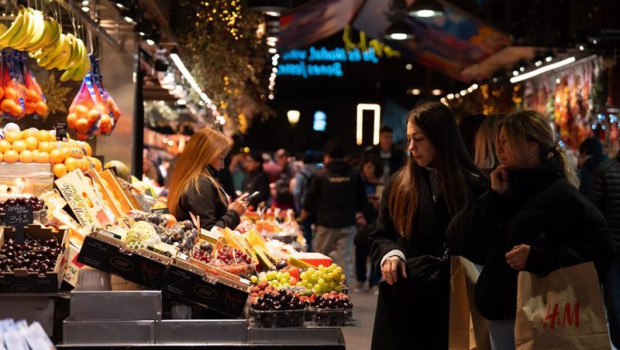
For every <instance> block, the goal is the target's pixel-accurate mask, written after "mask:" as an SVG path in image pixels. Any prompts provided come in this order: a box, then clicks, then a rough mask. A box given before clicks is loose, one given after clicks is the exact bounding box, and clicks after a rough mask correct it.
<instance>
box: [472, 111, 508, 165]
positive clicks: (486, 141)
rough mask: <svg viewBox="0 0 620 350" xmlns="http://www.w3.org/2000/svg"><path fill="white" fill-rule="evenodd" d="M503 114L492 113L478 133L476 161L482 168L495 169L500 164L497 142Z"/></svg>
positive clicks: (481, 125)
mask: <svg viewBox="0 0 620 350" xmlns="http://www.w3.org/2000/svg"><path fill="white" fill-rule="evenodd" d="M501 118H502V116H500V115H492V116H490V117H488V118H486V119H485V120H484V121H483V122H482V124H480V128H479V129H478V132H477V133H476V141H475V149H476V152H475V155H474V163H475V164H476V166H477V167H478V168H480V169H482V170H493V169H495V168H496V167H497V165H498V163H499V162H498V160H497V152H496V147H495V143H496V142H497V135H498V134H499V128H500V123H501Z"/></svg>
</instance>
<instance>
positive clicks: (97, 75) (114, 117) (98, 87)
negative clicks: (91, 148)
mask: <svg viewBox="0 0 620 350" xmlns="http://www.w3.org/2000/svg"><path fill="white" fill-rule="evenodd" d="M90 60H91V63H90V66H91V67H92V72H93V85H94V88H95V91H96V92H97V93H98V94H99V95H100V96H101V99H102V100H103V102H104V103H105V105H106V107H107V108H108V110H109V111H110V115H109V116H106V115H102V116H101V121H100V124H99V127H100V129H101V134H103V135H110V134H111V133H112V131H113V130H114V127H116V123H117V122H118V119H119V118H120V117H121V111H120V109H119V108H118V105H117V104H116V102H114V99H112V96H110V94H108V92H107V91H106V89H105V88H104V87H103V77H102V76H101V71H100V70H99V60H98V59H96V58H94V57H92V56H91V57H90Z"/></svg>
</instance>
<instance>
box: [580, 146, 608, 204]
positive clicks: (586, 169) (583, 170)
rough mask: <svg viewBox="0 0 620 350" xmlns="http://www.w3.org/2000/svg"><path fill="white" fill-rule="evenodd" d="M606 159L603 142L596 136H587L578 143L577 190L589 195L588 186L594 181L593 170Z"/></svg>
mask: <svg viewBox="0 0 620 350" xmlns="http://www.w3.org/2000/svg"><path fill="white" fill-rule="evenodd" d="M606 160H607V155H605V154H603V144H602V143H601V140H599V139H598V138H597V137H588V138H587V139H585V140H583V142H582V143H581V144H580V145H579V156H578V158H577V166H578V169H579V192H581V193H583V195H584V196H589V195H590V188H592V183H593V182H594V171H595V170H596V168H597V167H598V165H599V164H601V163H602V162H604V161H606Z"/></svg>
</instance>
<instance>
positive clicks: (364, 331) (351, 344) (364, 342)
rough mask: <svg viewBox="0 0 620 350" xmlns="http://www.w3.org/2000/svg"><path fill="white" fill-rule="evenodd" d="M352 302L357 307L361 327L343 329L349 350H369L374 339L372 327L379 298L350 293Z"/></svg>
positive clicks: (371, 295) (368, 294) (367, 294)
mask: <svg viewBox="0 0 620 350" xmlns="http://www.w3.org/2000/svg"><path fill="white" fill-rule="evenodd" d="M349 295H350V297H351V301H352V302H353V305H355V310H356V313H355V316H356V317H357V319H358V320H359V321H360V324H361V327H360V328H357V327H349V328H343V330H342V332H343V333H344V338H345V342H346V344H347V350H368V349H370V340H371V339H372V327H373V324H374V321H375V309H376V307H377V296H376V295H374V294H372V293H368V292H364V293H356V292H353V291H352V292H350V293H349Z"/></svg>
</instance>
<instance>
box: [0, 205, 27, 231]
mask: <svg viewBox="0 0 620 350" xmlns="http://www.w3.org/2000/svg"><path fill="white" fill-rule="evenodd" d="M33 219H34V217H33V215H32V208H30V207H28V206H25V205H13V206H7V207H6V214H5V217H4V225H5V226H26V225H30V224H32V221H33Z"/></svg>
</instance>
